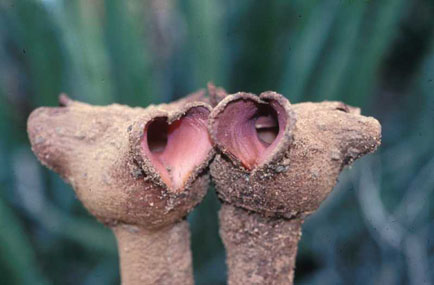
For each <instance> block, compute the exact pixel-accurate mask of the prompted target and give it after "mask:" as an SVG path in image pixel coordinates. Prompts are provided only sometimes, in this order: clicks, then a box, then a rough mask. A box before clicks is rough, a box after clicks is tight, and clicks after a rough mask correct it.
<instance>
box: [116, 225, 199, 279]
mask: <svg viewBox="0 0 434 285" xmlns="http://www.w3.org/2000/svg"><path fill="white" fill-rule="evenodd" d="M113 232H114V233H115V235H116V239H117V242H118V249H119V257H120V270H121V279H122V284H124V285H135V284H188V285H190V284H193V270H192V257H191V251H190V230H189V226H188V223H187V222H186V221H181V222H178V223H175V224H173V225H170V226H168V227H166V228H163V229H161V230H158V231H148V230H145V229H142V228H139V227H137V226H131V225H119V226H116V227H114V228H113Z"/></svg>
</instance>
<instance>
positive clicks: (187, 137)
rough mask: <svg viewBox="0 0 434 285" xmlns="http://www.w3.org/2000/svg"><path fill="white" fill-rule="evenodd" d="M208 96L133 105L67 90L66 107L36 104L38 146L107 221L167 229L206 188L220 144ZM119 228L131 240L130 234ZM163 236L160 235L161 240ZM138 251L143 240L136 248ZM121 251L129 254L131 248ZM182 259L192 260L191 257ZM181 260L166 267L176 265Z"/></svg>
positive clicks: (33, 132) (33, 138)
mask: <svg viewBox="0 0 434 285" xmlns="http://www.w3.org/2000/svg"><path fill="white" fill-rule="evenodd" d="M202 97H203V92H199V93H195V94H193V95H192V96H189V97H187V98H184V99H182V100H180V101H177V102H174V103H172V104H162V105H158V106H153V105H151V106H149V107H148V108H131V107H128V106H122V105H118V104H113V105H109V106H92V105H88V104H84V103H80V102H76V101H73V100H71V99H69V98H68V97H66V96H61V97H60V104H61V107H56V108H48V107H42V108H38V109H37V110H35V111H34V112H32V114H31V115H30V117H29V120H28V134H29V137H30V142H31V145H32V150H33V151H34V153H35V154H36V156H37V157H38V158H39V160H40V161H41V162H42V163H43V164H44V165H46V166H48V167H49V168H50V169H52V170H54V171H55V172H57V173H59V174H60V175H61V176H62V177H63V178H64V179H65V181H67V182H68V183H70V184H71V185H72V187H73V188H74V191H75V193H76V195H77V197H78V198H79V200H80V201H81V202H82V203H83V205H84V206H85V207H86V208H87V209H88V211H89V212H90V213H91V214H92V215H94V216H95V217H96V218H97V219H98V220H100V221H101V222H102V223H104V224H105V225H108V226H110V227H115V228H116V229H118V228H119V226H120V225H130V226H135V227H138V228H139V229H140V232H143V233H145V232H152V231H153V232H155V233H157V232H158V231H159V230H161V229H163V228H164V229H165V230H164V231H167V230H166V229H167V227H168V226H173V225H174V224H176V223H178V222H180V221H181V220H182V219H183V218H184V217H185V216H186V215H187V214H188V213H189V212H190V211H191V210H192V209H193V208H194V207H195V206H196V205H197V204H198V203H199V202H200V201H201V200H202V198H203V197H204V196H205V194H206V191H207V189H208V184H209V175H208V174H207V166H208V163H209V161H210V160H211V158H212V157H213V155H214V151H213V148H212V146H211V142H210V141H209V136H208V132H207V120H208V115H209V113H210V109H211V108H210V106H209V105H207V104H206V103H203V102H197V100H198V99H199V98H202ZM193 142H194V143H193ZM181 223H183V222H181ZM175 227H177V228H179V227H180V226H179V225H178V226H175ZM115 232H116V234H117V236H121V237H125V238H126V239H129V237H128V234H127V233H122V232H121V231H119V230H115ZM170 232H174V233H178V230H176V231H175V230H173V231H169V232H168V233H170ZM181 232H183V233H186V232H188V230H183V231H181ZM143 235H145V234H143ZM143 235H142V236H143ZM188 238H189V236H188V234H186V235H185V237H184V239H188ZM159 242H160V239H156V240H154V243H155V246H160V245H159ZM161 242H164V239H161ZM119 243H123V241H121V240H119ZM137 244H138V245H140V243H137ZM160 247H161V246H160ZM177 247H179V249H178V250H185V248H186V247H185V242H184V243H174V244H172V248H170V250H171V251H176V250H177V249H176V248H177ZM161 248H164V247H161ZM137 250H141V249H140V246H138V248H137V249H134V248H133V247H131V250H130V252H131V254H134V251H137ZM168 250H169V249H168ZM188 254H190V253H188ZM163 255H164V254H163ZM123 258H124V260H130V259H129V258H127V257H125V254H124V257H123ZM131 260H135V259H134V258H133V259H131ZM182 260H185V261H186V262H187V261H188V262H189V264H186V266H191V264H190V263H191V261H190V260H189V259H188V258H184V259H182ZM137 261H138V260H137ZM169 263H170V262H168V263H167V264H169ZM125 264H128V262H127V263H125V262H123V266H122V269H125V268H127V266H126V265H125ZM178 266H179V264H177V265H176V267H170V268H168V270H169V271H170V270H173V271H174V272H176V271H177V270H178V268H177V267H178ZM129 272H130V273H131V271H129ZM148 274H149V280H157V279H158V278H160V277H159V276H157V275H158V274H160V272H154V271H153V269H152V268H150V269H149V270H148ZM122 275H123V276H125V275H126V274H124V273H122ZM151 275H152V276H151ZM170 276H172V275H170ZM174 276H175V275H174ZM161 278H163V277H161ZM189 280H190V279H189ZM182 282H183V281H182V280H177V281H176V282H175V281H174V283H182ZM124 284H135V283H125V282H124ZM144 284H146V283H144Z"/></svg>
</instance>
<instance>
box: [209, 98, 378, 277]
mask: <svg viewBox="0 0 434 285" xmlns="http://www.w3.org/2000/svg"><path fill="white" fill-rule="evenodd" d="M264 105H269V106H270V107H271V108H273V109H274V111H273V112H269V113H268V115H267V114H265V115H264V112H263V110H264ZM243 108H244V109H245V110H243ZM255 108H256V111H255ZM273 114H274V115H273ZM273 116H274V117H273ZM234 124H236V126H234ZM258 126H259V127H269V126H271V127H274V129H275V131H274V132H269V133H268V134H267V140H261V139H260V135H261V133H260V131H261V129H260V128H259V127H258ZM208 127H209V132H210V135H211V138H212V140H213V144H214V145H215V146H216V148H217V149H218V154H217V155H216V157H215V159H214V161H213V162H212V163H211V166H210V172H211V176H212V178H213V181H214V183H215V185H216V190H217V192H218V195H219V197H220V198H221V199H222V201H223V207H222V210H221V212H220V224H221V230H220V234H221V237H222V239H223V242H224V245H225V247H226V251H227V256H228V259H227V264H228V267H229V283H230V284H292V282H293V275H294V272H293V268H294V260H295V256H296V250H297V242H298V240H299V238H300V228H301V223H302V221H303V219H304V218H305V217H306V216H307V215H309V214H311V213H312V212H314V211H315V210H316V209H317V208H318V207H319V205H320V204H321V202H322V201H323V200H324V199H325V198H326V197H327V196H328V194H329V193H330V191H332V189H333V187H334V186H335V184H336V181H337V178H338V175H339V173H340V171H341V170H342V168H343V167H344V166H345V165H348V164H350V163H352V162H353V161H354V160H355V159H357V158H359V157H361V156H362V155H365V154H367V153H370V152H373V151H374V150H375V149H376V148H377V147H378V146H379V144H380V141H381V126H380V124H379V123H378V121H377V120H375V119H374V118H371V117H365V116H362V115H360V110H359V109H358V108H354V107H350V106H347V105H345V104H343V103H341V102H322V103H311V102H307V103H301V104H295V105H290V103H289V101H288V100H287V99H285V98H284V97H283V96H281V95H279V94H277V93H275V92H265V93H262V94H261V95H260V96H259V97H257V96H256V95H253V94H249V93H243V92H240V93H237V94H233V95H228V96H226V97H225V98H224V99H222V100H221V101H220V103H219V104H218V105H217V107H215V108H214V110H213V111H212V112H211V115H210V119H209V126H208ZM270 134H271V135H273V136H270ZM252 136H255V137H253V138H252ZM270 138H272V139H271V140H270ZM252 148H254V149H253V150H252Z"/></svg>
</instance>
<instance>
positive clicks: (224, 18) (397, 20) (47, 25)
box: [0, 0, 434, 284]
mask: <svg viewBox="0 0 434 285" xmlns="http://www.w3.org/2000/svg"><path fill="white" fill-rule="evenodd" d="M433 18H434V3H433V2H432V1H428V0H418V1H412V2H410V1H403V0H386V1H374V0H371V1H365V0H360V1H359V0H314V1H302V0H296V1H284V0H277V1H268V2H267V1H246V0H240V1H217V0H209V1H201V0H187V1H179V2H176V1H169V0H153V1H139V0H131V1H115V0H97V1H85V0H3V1H1V2H0V133H1V135H0V191H1V192H0V275H1V276H2V278H1V279H2V281H3V282H2V283H6V284H45V283H55V284H57V283H59V284H117V283H118V282H119V276H118V271H117V266H118V264H117V253H116V247H115V241H114V238H113V236H112V235H111V233H110V231H109V230H108V229H106V228H104V227H103V226H101V225H100V224H98V223H97V222H96V221H95V220H94V219H93V218H92V217H90V216H89V215H88V214H87V213H86V211H85V210H84V209H83V208H82V206H81V205H80V203H79V202H78V201H77V199H76V198H75V197H74V195H73V192H72V190H71V189H70V187H69V186H68V185H65V184H64V183H63V182H62V181H61V180H60V178H59V177H57V175H55V174H53V173H51V172H49V171H48V170H46V169H44V168H43V167H42V166H40V165H39V163H38V162H37V161H36V159H35V157H34V156H33V155H32V153H31V151H30V148H29V143H28V140H27V137H26V132H25V130H26V126H25V123H26V118H27V117H28V115H29V113H30V111H31V110H33V109H35V108H36V107H38V106H54V105H56V104H57V96H58V94H59V93H61V92H66V93H68V94H69V95H70V96H71V97H72V98H74V99H78V100H82V101H86V102H89V103H93V104H109V103H113V102H119V103H123V104H129V105H137V106H146V105H149V104H151V103H161V102H167V101H170V100H172V99H175V98H178V97H180V96H184V95H186V94H187V93H189V92H192V91H195V90H197V89H199V88H204V87H205V85H206V83H207V82H208V81H214V82H215V83H216V84H218V85H223V86H224V87H225V88H226V89H227V90H228V91H229V92H236V91H250V92H255V93H259V92H262V91H265V90H275V91H278V92H280V93H282V94H284V95H285V96H287V97H288V98H289V99H290V100H291V101H292V102H294V103H297V102H301V101H307V100H311V101H321V100H342V101H344V102H346V103H348V104H352V105H356V106H359V107H362V110H363V113H364V114H366V115H372V116H375V117H377V118H379V119H380V121H381V123H382V126H383V145H382V147H381V148H380V150H379V151H378V152H377V153H376V154H375V155H373V156H370V157H368V158H366V159H362V160H361V161H360V162H357V163H356V165H355V167H354V168H352V169H351V170H349V171H346V172H345V173H344V174H343V175H342V176H341V179H340V183H339V185H338V186H337V188H336V189H335V191H334V192H333V194H332V197H330V199H328V200H327V201H326V203H325V204H324V205H323V206H322V207H321V209H320V211H319V212H318V213H316V214H315V215H314V216H312V217H311V218H309V219H308V221H307V222H306V224H305V227H304V231H303V239H302V242H301V245H300V251H299V255H298V260H297V270H296V283H297V282H309V284H311V283H313V284H324V283H326V284H336V283H339V284H341V283H349V284H353V283H354V284H357V283H362V284H371V283H387V284H399V283H411V284H421V283H423V282H427V283H429V282H430V281H433V280H434V272H433V271H432V269H431V268H430V266H429V265H431V264H433V262H434V255H433V254H432V252H433V249H434V248H433V244H434V243H433V242H432V236H434V235H433V233H434V226H433V223H432V222H431V221H432V220H433V213H434V210H433V205H434V203H432V202H433V201H434V197H433V195H434V194H433V192H434V191H433V190H434V180H433V179H432V172H433V171H434V170H433V169H434V168H433V160H432V159H433V153H434V128H433V122H434V93H433V90H434V22H433V21H432V19H433ZM218 208H219V202H218V200H217V197H216V194H215V193H214V192H213V189H210V192H209V193H208V195H207V197H206V199H205V201H204V202H203V203H202V204H201V205H200V206H199V207H198V208H197V209H196V210H195V211H194V212H193V213H192V214H191V215H190V217H189V221H190V223H191V228H192V248H193V257H194V266H195V277H196V281H197V283H198V284H225V280H226V278H225V272H226V268H225V263H224V257H225V253H224V250H223V245H222V244H221V241H220V239H219V237H218V225H217V221H218V219H217V211H218ZM431 267H432V266H431ZM115 268H116V270H115Z"/></svg>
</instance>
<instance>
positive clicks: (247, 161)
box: [214, 99, 287, 169]
mask: <svg viewBox="0 0 434 285" xmlns="http://www.w3.org/2000/svg"><path fill="white" fill-rule="evenodd" d="M286 121H287V120H286V113H285V112H283V108H282V107H281V106H280V105H279V104H278V103H277V102H272V103H270V104H264V103H258V102H255V101H252V100H248V99H239V100H236V101H233V102H230V103H229V104H228V105H227V106H226V108H225V109H224V110H223V111H222V112H221V113H220V114H219V115H218V118H217V120H216V125H215V126H214V128H216V129H215V132H216V139H217V143H218V144H219V145H220V146H221V147H223V148H224V149H225V150H226V151H227V152H229V153H230V154H231V155H233V156H235V157H236V158H238V160H239V161H240V162H241V163H242V164H243V165H244V167H246V168H247V169H253V168H254V167H256V166H257V165H259V164H260V163H261V162H262V161H264V160H265V159H266V158H267V156H268V155H269V154H270V152H271V151H272V150H273V149H274V148H275V146H276V145H277V143H278V141H279V140H280V139H281V137H282V136H283V127H281V126H285V124H286Z"/></svg>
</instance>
